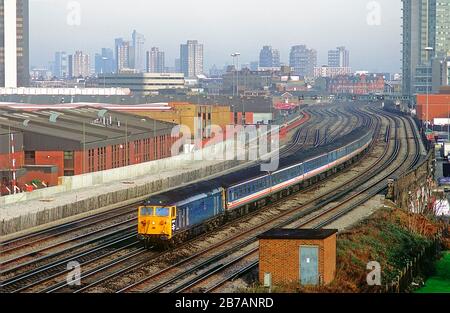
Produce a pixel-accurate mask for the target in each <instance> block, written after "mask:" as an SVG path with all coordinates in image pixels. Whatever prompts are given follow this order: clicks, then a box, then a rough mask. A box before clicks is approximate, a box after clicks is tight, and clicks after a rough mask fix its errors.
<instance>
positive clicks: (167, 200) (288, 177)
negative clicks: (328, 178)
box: [138, 128, 373, 248]
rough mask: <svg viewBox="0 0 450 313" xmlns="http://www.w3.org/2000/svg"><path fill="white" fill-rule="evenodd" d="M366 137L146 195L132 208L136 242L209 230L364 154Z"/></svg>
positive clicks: (167, 240)
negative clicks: (270, 166)
mask: <svg viewBox="0 0 450 313" xmlns="http://www.w3.org/2000/svg"><path fill="white" fill-rule="evenodd" d="M362 134H363V135H362ZM372 137H373V132H372V131H369V130H368V129H364V128H357V129H355V130H354V131H352V132H351V133H350V134H348V135H346V136H345V138H340V139H338V140H336V141H334V142H333V143H331V144H328V145H326V146H323V147H319V148H313V149H310V150H307V151H302V152H297V153H295V154H292V155H290V156H287V157H284V158H282V159H281V160H280V167H279V170H277V171H275V172H261V171H260V167H259V166H252V167H250V168H246V169H242V170H239V171H236V172H233V173H231V174H227V175H224V176H222V177H220V178H217V179H212V180H207V181H203V182H200V183H194V184H190V185H187V186H183V187H180V188H177V189H174V190H170V191H167V192H164V193H161V194H159V195H155V196H152V197H150V198H149V199H147V200H146V201H145V203H144V204H143V205H142V206H140V207H139V208H138V210H139V211H138V238H139V239H140V240H141V241H143V242H144V245H145V246H146V247H147V248H149V247H152V246H161V245H162V246H167V245H170V244H173V243H177V242H182V241H184V240H187V239H189V238H192V237H193V236H196V235H198V234H200V233H203V232H205V231H209V230H212V229H214V228H216V227H218V226H220V225H222V224H223V223H225V222H226V221H229V220H232V219H234V218H236V217H239V216H242V215H245V214H247V213H248V212H250V211H253V210H255V209H258V208H259V207H261V206H264V205H265V204H266V203H268V202H270V201H273V200H274V199H275V200H276V199H278V198H279V197H281V196H283V194H286V193H289V192H291V191H296V190H298V189H299V186H300V185H301V184H302V183H303V182H305V181H307V180H311V179H313V178H315V177H317V176H319V175H321V174H323V173H325V172H328V171H331V170H334V169H336V168H338V167H342V166H343V165H344V164H345V163H346V162H349V161H350V160H352V159H353V158H355V157H356V156H358V155H360V154H361V153H362V152H363V151H364V150H366V149H367V148H368V147H369V145H370V144H371V142H372Z"/></svg>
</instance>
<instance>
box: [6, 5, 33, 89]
mask: <svg viewBox="0 0 450 313" xmlns="http://www.w3.org/2000/svg"><path fill="white" fill-rule="evenodd" d="M0 29H1V31H0V86H1V87H13V88H14V87H24V86H28V85H29V82H30V69H29V40H28V39H29V16H28V0H0Z"/></svg>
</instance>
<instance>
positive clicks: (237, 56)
mask: <svg viewBox="0 0 450 313" xmlns="http://www.w3.org/2000/svg"><path fill="white" fill-rule="evenodd" d="M240 55H241V54H240V53H239V52H235V53H232V54H231V56H232V57H233V64H234V60H236V68H235V70H236V95H237V96H239V56H240Z"/></svg>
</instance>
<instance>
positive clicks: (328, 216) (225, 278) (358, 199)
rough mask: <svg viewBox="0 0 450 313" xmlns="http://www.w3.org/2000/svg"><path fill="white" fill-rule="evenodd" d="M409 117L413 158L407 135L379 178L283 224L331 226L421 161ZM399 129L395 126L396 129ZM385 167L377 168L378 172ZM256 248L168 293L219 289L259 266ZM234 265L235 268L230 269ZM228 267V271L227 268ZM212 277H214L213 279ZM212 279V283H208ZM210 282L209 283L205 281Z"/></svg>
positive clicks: (292, 225) (310, 226)
mask: <svg viewBox="0 0 450 313" xmlns="http://www.w3.org/2000/svg"><path fill="white" fill-rule="evenodd" d="M411 122H412V121H411V120H410V119H409V118H408V119H407V123H406V122H405V120H402V123H403V125H404V127H405V128H404V129H405V131H406V124H409V125H410V130H411V131H412V132H413V134H414V135H413V139H414V144H413V145H412V146H414V147H415V149H414V154H413V157H412V158H411V157H410V152H411V151H410V150H411V144H410V143H409V142H408V139H409V138H408V136H406V138H405V139H406V140H405V141H406V142H407V145H406V146H407V147H406V150H407V153H406V154H404V156H403V158H402V160H401V161H400V162H399V164H398V165H396V166H395V167H394V168H393V169H391V170H389V171H388V173H387V174H386V173H384V174H382V175H383V176H382V178H381V179H376V180H374V181H373V182H371V183H370V184H369V185H368V186H366V187H364V188H363V189H362V190H360V191H358V192H357V193H355V194H353V195H351V196H349V197H348V198H346V199H344V200H343V201H342V202H340V203H338V204H336V205H334V206H332V207H330V208H327V209H326V210H323V211H321V212H319V213H318V214H316V215H314V216H312V217H310V218H309V219H307V220H306V221H301V222H298V221H297V222H294V223H292V224H290V225H286V226H285V227H288V228H305V227H308V228H315V229H319V228H323V227H326V226H327V225H330V224H331V223H333V222H334V221H336V220H338V219H339V218H341V217H342V216H343V215H346V214H347V213H349V212H350V211H352V210H353V209H355V208H356V207H358V206H359V205H361V204H363V203H365V202H366V201H367V200H368V199H370V198H371V197H373V196H374V195H376V194H378V193H380V192H381V191H383V190H384V189H385V188H386V179H387V178H389V177H390V176H391V175H394V174H395V173H396V172H398V171H401V170H403V168H404V165H405V164H407V167H406V169H411V168H412V167H414V166H415V165H417V163H418V161H419V160H420V151H419V144H418V137H417V136H416V133H415V132H414V127H413V125H412V124H411ZM397 129H398V128H396V131H397ZM399 153H400V144H399V143H398V141H396V145H395V149H394V154H392V160H394V159H395V158H396V157H395V156H396V155H397V156H398V155H399ZM408 159H411V162H410V163H408V162H407V160H408ZM383 170H384V169H381V170H380V173H381V172H382V171H383ZM257 252H258V248H257V247H255V248H253V249H252V250H250V251H246V252H245V253H243V254H242V255H240V256H238V257H234V258H232V260H230V261H227V262H224V263H222V264H220V265H218V266H217V267H213V268H212V269H210V270H207V271H206V272H205V273H203V274H201V275H198V276H197V277H196V278H193V279H191V280H187V281H185V282H183V283H182V284H180V285H179V286H177V287H175V288H173V289H172V290H171V292H189V291H201V292H215V291H217V290H219V289H220V288H221V287H222V286H223V285H225V284H226V283H228V282H229V281H232V280H233V279H235V278H238V277H241V276H242V275H244V274H245V273H247V272H249V271H252V270H254V269H255V268H256V267H257V266H258V255H257ZM233 267H234V268H233ZM230 268H231V270H229V269H230ZM214 276H216V279H215V280H214ZM211 281H212V282H211ZM208 282H209V283H208Z"/></svg>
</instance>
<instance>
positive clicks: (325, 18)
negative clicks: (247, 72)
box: [30, 0, 401, 72]
mask: <svg viewBox="0 0 450 313" xmlns="http://www.w3.org/2000/svg"><path fill="white" fill-rule="evenodd" d="M391 2H392V1H390V2H388V1H387V0H382V1H378V2H377V3H379V5H380V7H379V8H371V7H370V6H369V5H368V3H369V2H362V1H357V0H348V1H342V4H340V5H339V6H336V9H334V7H335V6H333V10H326V8H328V9H329V3H326V1H324V0H319V1H317V2H315V3H303V2H298V1H292V0H283V1H280V2H279V3H278V6H277V7H276V8H275V9H274V8H273V6H271V7H268V3H267V1H254V0H249V1H246V2H245V4H240V5H239V10H235V8H234V7H233V6H232V5H230V4H229V2H226V1H217V2H215V4H214V5H212V4H210V3H207V2H203V1H200V0H197V1H194V3H193V2H190V3H191V4H190V6H191V7H192V6H196V5H197V3H198V10H193V11H192V12H193V13H191V14H190V18H188V17H183V12H184V10H183V8H184V7H185V6H188V5H189V4H187V3H183V2H181V1H179V0H170V1H167V2H164V3H162V2H161V3H160V2H156V3H154V6H155V7H156V8H159V9H160V10H152V11H156V12H147V11H146V10H143V8H145V5H146V4H147V5H148V3H146V1H142V0H132V1H131V2H130V3H134V4H135V5H134V6H129V5H128V6H124V5H123V4H119V2H118V1H117V0H112V1H108V7H107V9H105V3H106V2H105V1H96V2H95V3H90V2H88V1H86V0H81V1H78V2H77V3H79V4H80V7H79V8H67V7H66V3H59V2H57V1H52V0H48V1H33V0H32V1H31V2H30V12H32V13H33V14H30V35H31V39H30V40H31V42H30V45H31V65H32V66H47V65H48V62H49V61H50V60H52V59H53V55H54V52H55V51H66V52H68V53H70V52H72V51H75V50H83V51H85V52H86V53H88V54H90V55H91V57H93V56H94V55H95V53H98V51H99V50H100V49H101V48H104V47H106V48H112V47H113V45H114V38H119V37H126V38H127V37H129V34H130V32H131V31H132V30H134V29H136V30H137V31H139V32H140V33H142V34H143V35H144V36H145V37H146V45H145V50H146V51H148V50H150V48H151V47H153V46H158V47H160V48H161V50H163V51H165V52H166V63H167V64H173V62H174V60H175V58H178V57H179V45H180V44H181V43H183V42H186V41H187V40H191V39H193V40H198V41H199V42H202V43H203V44H204V46H205V52H204V59H205V69H209V68H211V67H212V65H217V66H218V67H221V66H222V65H225V64H231V63H232V60H231V57H230V53H231V52H233V51H239V52H241V55H242V57H241V63H250V62H251V61H255V60H258V56H259V51H260V50H261V48H262V46H264V45H271V46H273V47H276V48H277V49H279V50H280V55H281V62H282V63H284V64H287V63H288V62H289V51H290V48H291V46H294V45H300V44H305V45H307V46H308V47H311V48H313V49H315V50H317V51H318V65H319V66H320V65H324V64H326V63H327V53H328V50H330V49H333V48H334V47H337V46H341V45H343V46H346V48H347V49H348V50H350V51H352V65H353V67H354V69H355V70H357V69H366V70H369V71H389V72H399V71H400V68H401V2H400V1H398V2H395V3H394V6H392V3H391ZM388 5H390V7H389V9H388ZM101 8H103V9H102V10H101ZM141 8H142V10H141ZM173 8H177V10H174V9H173ZM287 8H289V10H286V9H287ZM186 9H187V8H186ZM290 9H293V10H294V11H295V10H301V12H302V14H299V18H298V19H293V18H292V16H291V15H290V13H289V14H288V12H291V10H290ZM378 9H379V11H378ZM106 11H107V12H108V14H102V13H105V12H106ZM74 12H75V13H76V12H80V14H79V20H77V17H76V16H75V17H73V16H72V14H73V13H74ZM127 12H128V13H129V14H128V13H127ZM140 12H143V13H140ZM161 12H163V14H161ZM378 12H379V13H380V16H379V18H380V20H379V21H378V22H379V25H378V24H377V21H375V23H372V24H371V22H370V21H369V19H370V15H371V14H375V13H377V14H378ZM44 13H45V14H44ZM134 13H136V14H134ZM230 13H232V18H231V17H230ZM249 13H250V14H251V16H252V17H251V18H250V19H248V14H249ZM318 14H320V16H321V19H320V20H321V21H322V22H321V24H318V23H317V18H316V17H317V15H318ZM49 15H51V16H54V18H53V19H51V20H46V21H45V23H44V21H43V18H44V17H45V16H49ZM75 15H76V14H75ZM146 15H148V16H147V17H146ZM127 16H133V19H131V18H127ZM168 16H170V17H171V20H173V21H175V22H173V23H167V17H168ZM271 16H272V18H271ZM273 16H275V17H276V16H278V17H279V22H276V23H274V22H273ZM343 16H344V17H343ZM70 19H74V20H73V23H72V24H73V25H69V24H71V23H68V22H70V21H71V20H70ZM116 20H120V22H119V23H116V22H114V23H113V22H111V21H116ZM299 21H301V23H299ZM77 22H79V25H78V24H77ZM206 25H208V27H206ZM261 25H268V26H270V27H267V28H265V27H261ZM305 26H308V27H305ZM311 26H312V27H311ZM294 27H295V28H296V29H297V31H296V32H294V31H292V29H293V28H294ZM48 28H57V29H58V30H59V31H58V32H57V33H56V34H55V33H52V34H51V36H50V35H49V36H46V35H45V33H46V29H48ZM243 29H244V30H245V31H243ZM311 29H313V31H311ZM280 34H282V36H280ZM324 34H326V35H324ZM38 35H39V36H38ZM236 42H239V44H235V43H236ZM360 42H362V43H360ZM38 45H39V47H41V48H40V49H39V51H37V49H34V47H36V46H38ZM381 47H389V49H380V48H381Z"/></svg>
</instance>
